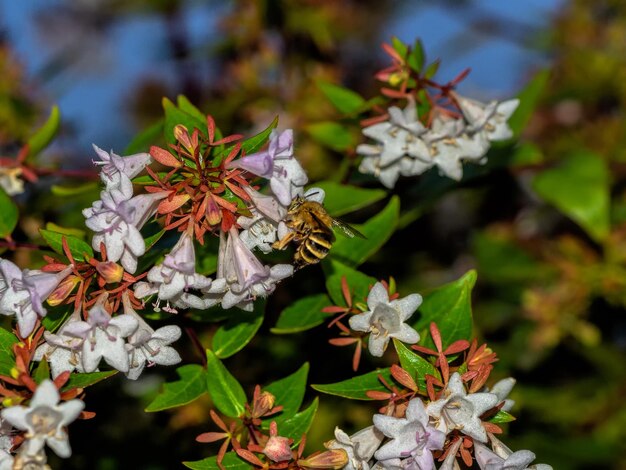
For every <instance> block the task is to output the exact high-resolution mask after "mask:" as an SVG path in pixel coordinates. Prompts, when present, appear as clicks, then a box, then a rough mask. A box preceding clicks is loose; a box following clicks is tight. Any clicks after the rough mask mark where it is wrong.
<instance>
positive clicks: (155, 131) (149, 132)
mask: <svg viewBox="0 0 626 470" xmlns="http://www.w3.org/2000/svg"><path fill="white" fill-rule="evenodd" d="M164 124H165V120H164V119H163V118H161V119H159V120H158V121H157V122H155V123H154V124H152V125H151V126H150V127H148V128H147V129H145V130H143V131H142V132H140V133H139V134H137V135H136V136H135V137H134V138H133V140H131V141H130V143H129V144H128V146H127V147H126V148H125V149H124V155H130V154H134V153H139V152H147V151H149V150H150V146H151V145H154V144H155V142H157V141H158V140H159V138H160V137H161V134H163V126H164Z"/></svg>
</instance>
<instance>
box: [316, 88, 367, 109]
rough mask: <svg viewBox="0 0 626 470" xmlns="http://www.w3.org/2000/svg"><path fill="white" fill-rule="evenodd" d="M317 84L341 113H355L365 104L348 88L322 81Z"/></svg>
mask: <svg viewBox="0 0 626 470" xmlns="http://www.w3.org/2000/svg"><path fill="white" fill-rule="evenodd" d="M317 86H318V87H319V89H320V90H321V91H322V93H324V95H326V98H328V100H329V101H330V102H331V103H332V104H333V106H334V107H335V108H337V109H338V110H339V111H340V112H342V113H343V114H354V113H357V112H359V110H360V109H361V108H362V107H363V106H364V105H365V100H364V99H363V98H362V97H361V96H360V95H359V94H358V93H355V92H354V91H352V90H349V89H348V88H345V87H342V86H339V85H333V84H332V83H329V82H323V81H318V82H317Z"/></svg>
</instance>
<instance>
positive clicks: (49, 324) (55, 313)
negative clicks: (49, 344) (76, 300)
mask: <svg viewBox="0 0 626 470" xmlns="http://www.w3.org/2000/svg"><path fill="white" fill-rule="evenodd" d="M67 307H68V306H67V305H58V306H55V307H49V308H48V313H47V314H46V316H45V317H43V318H42V319H41V324H42V325H43V327H44V328H45V329H46V330H47V331H50V332H51V333H54V332H55V331H56V330H58V329H59V328H60V327H61V325H62V324H63V323H64V322H65V320H66V319H67V317H69V316H70V314H71V309H68V308H67Z"/></svg>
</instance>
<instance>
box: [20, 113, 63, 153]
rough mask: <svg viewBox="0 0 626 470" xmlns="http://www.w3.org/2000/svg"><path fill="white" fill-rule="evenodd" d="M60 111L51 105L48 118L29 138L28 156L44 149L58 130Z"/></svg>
mask: <svg viewBox="0 0 626 470" xmlns="http://www.w3.org/2000/svg"><path fill="white" fill-rule="evenodd" d="M60 123H61V113H60V112H59V107H58V106H56V105H55V106H53V107H52V109H51V110H50V115H49V116H48V119H47V120H46V122H45V123H44V125H43V126H41V127H40V128H39V129H38V130H37V131H36V132H35V133H34V134H33V135H32V136H31V137H30V138H29V139H28V157H29V158H30V157H33V156H35V155H37V154H38V153H39V152H41V151H42V150H43V149H45V148H46V147H47V146H48V145H49V144H50V142H52V139H54V136H55V135H56V133H57V132H58V130H59V125H60Z"/></svg>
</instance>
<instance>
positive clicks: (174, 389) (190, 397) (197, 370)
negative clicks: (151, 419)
mask: <svg viewBox="0 0 626 470" xmlns="http://www.w3.org/2000/svg"><path fill="white" fill-rule="evenodd" d="M176 373H177V374H178V376H179V377H180V380H177V381H175V382H168V383H165V384H163V391H162V392H161V393H159V394H158V395H157V396H156V397H155V398H154V400H152V402H151V403H150V404H149V405H148V406H147V407H146V410H145V411H148V412H150V411H161V410H167V409H169V408H176V407H178V406H183V405H186V404H188V403H191V402H192V401H194V400H196V399H197V398H198V397H200V396H201V395H202V394H203V393H205V392H206V391H207V385H206V384H207V379H208V382H210V381H211V380H210V378H209V375H208V374H207V371H205V370H204V368H203V367H202V366H200V365H198V364H187V365H184V366H181V367H179V368H177V369H176Z"/></svg>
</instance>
